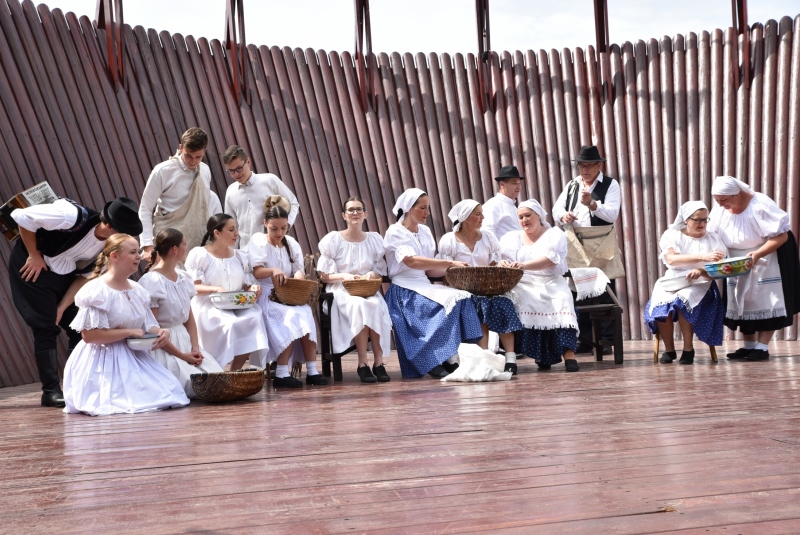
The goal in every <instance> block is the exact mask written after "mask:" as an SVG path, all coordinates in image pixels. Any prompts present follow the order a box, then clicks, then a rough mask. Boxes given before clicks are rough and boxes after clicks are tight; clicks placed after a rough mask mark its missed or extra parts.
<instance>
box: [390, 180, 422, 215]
mask: <svg viewBox="0 0 800 535" xmlns="http://www.w3.org/2000/svg"><path fill="white" fill-rule="evenodd" d="M423 195H425V192H424V191H422V190H421V189H419V188H408V189H407V190H405V191H404V192H403V194H402V195H400V196H399V197H398V198H397V202H396V203H394V207H393V208H392V213H393V214H394V215H395V217H397V214H399V213H400V210H402V211H403V215H402V216H400V218H399V219H398V220H397V222H398V223H399V222H401V221H403V219H405V218H406V214H407V213H408V211H409V210H411V207H412V206H414V203H415V202H417V199H419V198H420V197H421V196H423Z"/></svg>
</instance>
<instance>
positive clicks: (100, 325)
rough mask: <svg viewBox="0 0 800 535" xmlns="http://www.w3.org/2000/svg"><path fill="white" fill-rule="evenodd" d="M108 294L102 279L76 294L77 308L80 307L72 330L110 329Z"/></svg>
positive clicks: (87, 285)
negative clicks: (107, 308) (107, 309)
mask: <svg viewBox="0 0 800 535" xmlns="http://www.w3.org/2000/svg"><path fill="white" fill-rule="evenodd" d="M107 292H108V287H107V286H106V285H105V283H103V282H102V281H101V280H100V279H93V280H91V281H89V282H87V283H86V284H85V285H84V286H83V288H81V289H80V290H79V291H78V293H77V294H75V306H77V307H78V313H77V314H76V315H75V319H73V320H72V323H70V324H69V326H70V328H71V329H73V330H75V331H78V332H81V331H88V330H91V329H109V328H110V327H109V323H108V312H107V311H106V307H108V303H109V299H108V295H106V294H107Z"/></svg>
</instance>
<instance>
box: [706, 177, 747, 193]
mask: <svg viewBox="0 0 800 535" xmlns="http://www.w3.org/2000/svg"><path fill="white" fill-rule="evenodd" d="M740 191H746V192H747V193H750V192H751V191H753V190H752V189H750V186H748V185H747V184H745V183H744V182H742V181H741V180H739V179H737V178H733V177H732V176H718V177H717V178H715V179H714V183H713V184H712V185H711V195H736V194H737V193H739V192H740Z"/></svg>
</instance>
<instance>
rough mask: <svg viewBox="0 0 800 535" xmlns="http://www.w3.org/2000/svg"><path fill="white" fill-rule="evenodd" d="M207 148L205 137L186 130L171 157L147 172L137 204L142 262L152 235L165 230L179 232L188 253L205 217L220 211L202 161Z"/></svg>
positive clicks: (203, 228)
mask: <svg viewBox="0 0 800 535" xmlns="http://www.w3.org/2000/svg"><path fill="white" fill-rule="evenodd" d="M207 148H208V134H206V133H205V131H204V130H203V129H201V128H197V127H192V128H189V129H188V130H187V131H186V132H184V133H183V136H181V144H180V146H179V148H178V152H177V153H176V154H175V156H172V157H170V158H169V159H168V160H167V161H165V162H161V163H160V164H158V165H157V166H155V168H153V171H152V172H151V173H150V177H149V178H148V179H147V184H146V185H145V187H144V192H142V201H141V203H140V204H139V218H140V219H141V220H142V225H143V226H144V230H143V231H142V235H141V237H140V243H141V244H142V259H143V260H148V259H149V258H150V254H151V253H152V251H153V238H154V236H156V235H157V234H158V233H159V232H160V231H161V230H164V229H166V228H174V229H176V230H179V231H181V232H182V233H183V235H184V237H185V238H186V247H188V248H189V249H190V250H191V249H192V248H194V247H197V246H199V245H200V241H201V240H202V239H203V235H204V234H205V232H206V223H207V222H208V218H209V217H211V216H212V215H214V214H216V213H219V212H221V211H222V205H221V204H220V202H219V197H217V194H216V193H214V192H213V191H211V169H210V168H209V167H208V165H206V164H205V163H203V161H202V160H203V157H204V156H205V155H206V149H207Z"/></svg>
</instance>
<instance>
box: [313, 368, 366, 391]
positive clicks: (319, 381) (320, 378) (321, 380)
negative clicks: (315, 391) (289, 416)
mask: <svg viewBox="0 0 800 535" xmlns="http://www.w3.org/2000/svg"><path fill="white" fill-rule="evenodd" d="M364 368H365V369H366V370H367V371H369V368H367V367H366V366H365V367H364ZM370 375H371V374H370ZM299 382H300V381H298V383H299ZM306 384H307V385H312V386H325V385H326V384H328V380H327V379H325V376H324V375H322V374H321V373H318V374H315V375H306Z"/></svg>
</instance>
